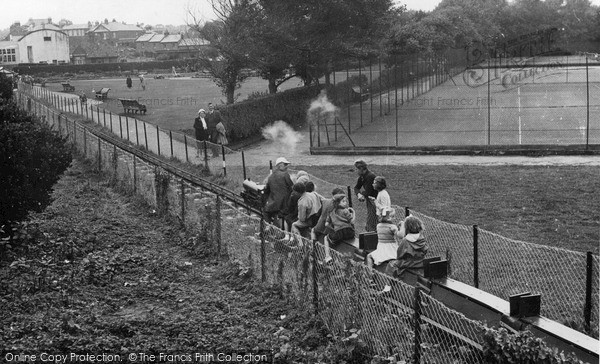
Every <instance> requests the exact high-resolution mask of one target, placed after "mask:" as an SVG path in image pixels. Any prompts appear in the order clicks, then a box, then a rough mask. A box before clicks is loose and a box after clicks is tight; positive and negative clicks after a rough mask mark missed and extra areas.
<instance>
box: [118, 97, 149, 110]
mask: <svg viewBox="0 0 600 364" xmlns="http://www.w3.org/2000/svg"><path fill="white" fill-rule="evenodd" d="M119 101H121V104H123V110H125V113H126V114H127V113H135V114H137V113H138V112H139V113H140V114H145V113H146V110H147V109H146V105H144V104H140V103H139V102H138V101H137V100H133V99H119Z"/></svg>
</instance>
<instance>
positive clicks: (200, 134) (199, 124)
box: [194, 109, 208, 157]
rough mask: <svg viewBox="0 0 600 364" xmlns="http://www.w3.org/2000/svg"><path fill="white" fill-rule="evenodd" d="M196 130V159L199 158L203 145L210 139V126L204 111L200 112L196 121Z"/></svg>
mask: <svg viewBox="0 0 600 364" xmlns="http://www.w3.org/2000/svg"><path fill="white" fill-rule="evenodd" d="M194 130H195V131H196V157H199V156H200V149H201V143H202V142H204V141H205V140H207V139H208V124H207V122H206V111H205V110H204V109H200V110H198V117H197V118H196V119H194Z"/></svg>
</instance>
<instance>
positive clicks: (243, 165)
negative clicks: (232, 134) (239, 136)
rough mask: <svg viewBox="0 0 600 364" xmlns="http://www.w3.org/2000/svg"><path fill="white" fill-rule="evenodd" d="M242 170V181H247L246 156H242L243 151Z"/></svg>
mask: <svg viewBox="0 0 600 364" xmlns="http://www.w3.org/2000/svg"><path fill="white" fill-rule="evenodd" d="M242 170H243V173H244V181H245V180H246V179H248V177H247V176H246V156H245V155H244V151H243V150H242Z"/></svg>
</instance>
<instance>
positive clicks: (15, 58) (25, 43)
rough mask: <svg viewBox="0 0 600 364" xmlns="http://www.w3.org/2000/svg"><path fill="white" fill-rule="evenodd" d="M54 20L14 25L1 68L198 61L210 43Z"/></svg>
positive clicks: (159, 28)
mask: <svg viewBox="0 0 600 364" xmlns="http://www.w3.org/2000/svg"><path fill="white" fill-rule="evenodd" d="M60 24H61V25H62V27H59V26H58V25H56V24H54V23H52V19H51V18H44V19H29V20H28V21H27V23H25V24H24V25H21V23H20V22H15V23H14V24H13V25H11V27H10V31H9V34H8V35H7V36H6V37H5V38H4V39H3V40H0V66H1V65H17V64H20V63H42V64H46V63H47V64H62V63H72V64H86V63H113V62H120V61H121V62H123V61H126V60H127V59H128V58H129V57H130V56H131V57H132V58H135V57H139V56H143V57H148V58H158V59H177V58H186V57H195V56H197V55H198V52H199V50H200V49H201V48H202V47H206V46H208V45H209V43H208V42H207V41H206V40H204V39H200V38H185V37H184V36H183V35H182V34H179V33H177V34H169V33H168V32H167V30H166V27H165V26H164V25H161V24H158V25H156V26H155V27H154V32H150V33H148V32H146V31H145V30H144V29H142V28H141V27H140V26H138V25H131V24H124V23H119V22H116V21H112V22H107V21H105V22H103V23H96V24H95V25H93V24H92V23H91V22H88V24H69V25H67V24H68V22H66V21H61V22H60Z"/></svg>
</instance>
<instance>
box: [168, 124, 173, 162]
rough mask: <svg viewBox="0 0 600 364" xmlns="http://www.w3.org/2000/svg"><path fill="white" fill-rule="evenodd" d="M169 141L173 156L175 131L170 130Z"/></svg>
mask: <svg viewBox="0 0 600 364" xmlns="http://www.w3.org/2000/svg"><path fill="white" fill-rule="evenodd" d="M169 142H170V143H171V158H172V157H173V132H172V131H171V130H169Z"/></svg>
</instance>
